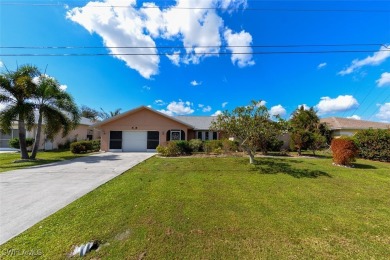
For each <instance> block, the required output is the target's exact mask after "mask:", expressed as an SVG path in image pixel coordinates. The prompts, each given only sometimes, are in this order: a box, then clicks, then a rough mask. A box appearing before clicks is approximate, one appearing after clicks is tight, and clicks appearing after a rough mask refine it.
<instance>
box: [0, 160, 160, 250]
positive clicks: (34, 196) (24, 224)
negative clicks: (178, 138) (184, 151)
mask: <svg viewBox="0 0 390 260" xmlns="http://www.w3.org/2000/svg"><path fill="white" fill-rule="evenodd" d="M153 155H154V153H98V154H93V155H90V156H85V157H80V158H77V159H73V160H67V161H61V162H57V163H52V164H46V165H40V166H34V167H30V168H27V169H20V170H14V171H9V172H5V173H0V245H1V244H3V243H5V242H7V241H8V240H9V239H11V238H13V237H15V236H17V235H19V234H20V233H22V232H23V231H25V230H26V229H28V228H30V227H31V226H33V225H34V224H36V223H38V222H39V221H41V220H43V219H44V218H46V217H48V216H50V215H51V214H53V213H54V212H56V211H58V210H59V209H61V208H63V207H65V206H66V205H68V204H70V203H71V202H73V201H75V200H76V199H78V198H80V197H82V196H83V195H85V194H87V193H88V192H90V191H92V190H94V189H96V188H97V187H99V186H100V185H102V184H104V183H106V182H107V181H109V180H111V179H113V178H115V177H116V176H118V175H120V174H121V173H123V172H125V171H126V170H128V169H130V168H132V167H133V166H135V165H137V164H138V163H140V162H142V161H144V160H146V159H148V158H150V157H151V156H153Z"/></svg>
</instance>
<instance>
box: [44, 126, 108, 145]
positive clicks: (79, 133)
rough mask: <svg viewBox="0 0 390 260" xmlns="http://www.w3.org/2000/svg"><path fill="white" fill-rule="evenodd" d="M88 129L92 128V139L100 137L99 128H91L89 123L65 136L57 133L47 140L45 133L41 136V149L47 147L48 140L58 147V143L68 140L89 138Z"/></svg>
mask: <svg viewBox="0 0 390 260" xmlns="http://www.w3.org/2000/svg"><path fill="white" fill-rule="evenodd" d="M88 130H92V131H93V133H92V136H93V138H92V139H99V138H100V133H99V131H98V130H94V129H91V127H90V126H88V125H79V126H78V127H77V128H76V129H74V130H72V131H70V132H69V134H68V135H67V136H65V137H62V133H60V134H57V135H56V136H55V137H54V139H53V140H52V141H51V140H45V139H46V138H45V135H44V134H43V135H42V136H41V143H40V144H39V147H40V149H45V141H48V143H50V142H52V149H58V145H61V144H64V143H66V142H67V141H71V142H74V141H82V140H88V138H87V135H88V133H89V131H88ZM48 146H49V147H50V145H49V144H47V146H46V149H48V148H49V147H48ZM48 150H50V148H49V149H48Z"/></svg>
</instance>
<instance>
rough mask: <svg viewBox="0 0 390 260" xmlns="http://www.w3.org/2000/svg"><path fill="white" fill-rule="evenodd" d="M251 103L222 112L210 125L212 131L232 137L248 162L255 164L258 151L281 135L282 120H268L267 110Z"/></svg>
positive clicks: (254, 102)
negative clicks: (246, 155)
mask: <svg viewBox="0 0 390 260" xmlns="http://www.w3.org/2000/svg"><path fill="white" fill-rule="evenodd" d="M260 104H261V102H258V101H252V103H251V104H250V105H248V106H243V107H237V108H235V109H234V110H233V111H232V112H229V111H224V112H223V113H222V114H220V115H218V117H217V118H216V119H215V120H214V121H213V122H212V123H211V128H210V129H211V130H212V131H219V132H223V133H224V134H225V135H226V136H229V137H233V138H234V140H235V141H237V142H238V143H239V145H240V146H241V148H242V149H243V150H244V151H245V152H246V153H247V154H248V156H249V162H250V163H251V164H253V163H254V162H255V153H256V151H257V150H258V149H262V150H263V149H266V148H265V147H267V141H268V140H270V139H271V138H274V137H276V136H278V135H280V134H281V133H282V130H283V126H284V124H283V120H281V119H280V118H278V122H275V121H272V120H271V119H270V114H269V113H268V109H267V108H266V107H265V106H263V105H260Z"/></svg>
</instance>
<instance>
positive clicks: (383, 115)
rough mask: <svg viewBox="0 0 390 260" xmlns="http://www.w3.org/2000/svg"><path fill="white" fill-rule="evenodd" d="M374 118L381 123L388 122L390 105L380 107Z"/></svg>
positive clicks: (389, 119)
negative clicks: (381, 121)
mask: <svg viewBox="0 0 390 260" xmlns="http://www.w3.org/2000/svg"><path fill="white" fill-rule="evenodd" d="M376 117H377V118H379V119H381V120H383V121H390V103H385V104H383V105H380V106H379V112H378V113H377V114H376Z"/></svg>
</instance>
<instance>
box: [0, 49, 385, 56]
mask: <svg viewBox="0 0 390 260" xmlns="http://www.w3.org/2000/svg"><path fill="white" fill-rule="evenodd" d="M372 52H390V50H325V51H263V52H199V53H192V54H194V55H231V54H236V55H275V54H332V53H372ZM164 55H175V56H180V55H183V54H182V53H175V52H174V53H20V54H15V53H11V54H4V53H1V54H0V57H22V56H25V57H32V56H37V57H38V56H45V57H50V56H53V57H55V56H164Z"/></svg>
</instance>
